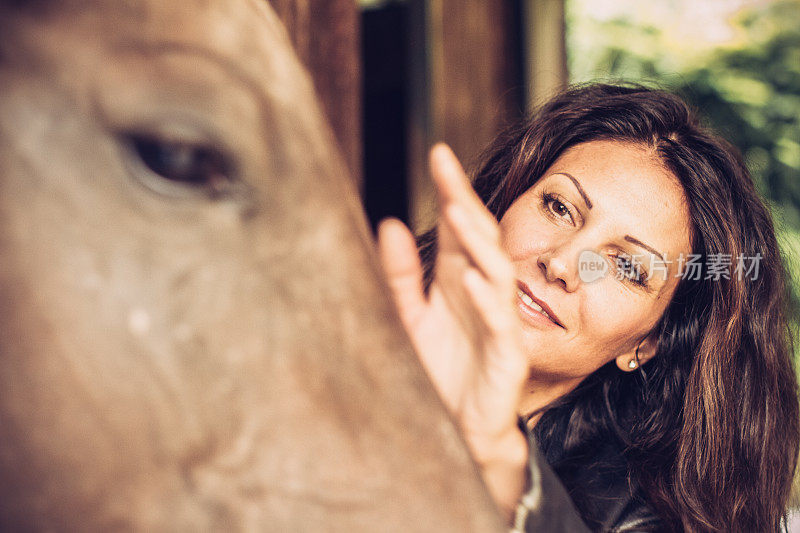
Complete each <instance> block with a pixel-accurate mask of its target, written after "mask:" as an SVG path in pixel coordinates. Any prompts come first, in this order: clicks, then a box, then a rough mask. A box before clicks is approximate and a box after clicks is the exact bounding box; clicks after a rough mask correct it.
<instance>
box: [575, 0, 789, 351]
mask: <svg viewBox="0 0 800 533" xmlns="http://www.w3.org/2000/svg"><path fill="white" fill-rule="evenodd" d="M567 7H568V30H569V33H568V50H569V53H570V71H571V73H572V81H574V82H581V81H588V80H592V79H594V80H596V79H624V80H629V81H638V82H640V83H644V84H646V85H656V86H659V87H662V88H665V89H669V90H673V91H675V92H677V93H678V94H681V95H682V96H683V97H684V98H685V99H686V100H687V101H688V102H690V103H691V104H692V105H693V106H694V107H695V108H696V109H698V110H699V111H700V114H701V115H702V116H704V117H705V118H706V119H707V120H708V123H709V125H710V126H711V127H712V128H713V129H715V130H716V131H718V132H719V133H720V134H721V135H722V136H723V137H725V138H726V139H727V140H728V141H730V142H731V143H732V144H734V145H735V146H737V147H738V148H739V149H740V150H741V152H742V154H743V155H744V156H745V161H746V162H747V165H748V168H749V169H750V172H751V173H752V175H753V179H754V181H755V183H756V187H757V188H758V190H759V192H760V193H761V194H762V196H763V197H764V199H765V200H766V201H767V203H768V205H769V206H770V207H771V209H772V212H773V215H774V218H775V221H776V225H777V228H778V234H779V235H778V238H779V242H780V245H781V249H782V253H783V255H784V257H785V258H786V263H787V267H788V268H789V271H790V273H791V274H792V277H793V297H792V300H793V302H792V303H793V313H792V315H793V318H794V321H795V325H796V326H798V324H800V276H799V275H798V271H800V0H782V1H776V2H771V3H766V4H764V3H762V4H759V5H758V6H757V7H754V8H753V7H751V8H749V9H747V10H742V11H740V12H739V13H738V14H737V16H736V18H735V19H734V20H733V22H732V25H733V26H734V29H735V30H736V32H737V34H738V35H739V36H740V38H739V40H738V42H734V43H733V44H728V45H726V46H724V47H723V46H720V47H717V48H716V49H714V48H710V47H709V49H708V50H702V51H697V50H694V51H693V50H691V49H689V48H688V47H687V46H686V43H681V42H679V41H678V40H676V39H675V38H674V36H670V35H667V34H666V32H664V31H663V30H661V29H659V28H655V27H652V26H651V25H645V24H642V23H641V22H639V21H634V20H633V19H632V18H631V17H621V18H619V17H618V18H613V19H609V20H601V21H598V20H590V19H588V18H587V17H585V16H583V14H582V13H581V12H580V9H581V6H580V2H579V0H570V1H569V2H568V5H567ZM664 22H665V25H666V23H667V21H664ZM796 339H797V340H796V341H795V344H796V351H797V353H798V355H800V338H798V337H796Z"/></svg>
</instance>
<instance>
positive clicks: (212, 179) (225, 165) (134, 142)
mask: <svg viewBox="0 0 800 533" xmlns="http://www.w3.org/2000/svg"><path fill="white" fill-rule="evenodd" d="M128 142H129V143H130V146H131V148H132V149H133V152H134V154H135V156H136V157H138V159H139V160H140V161H141V163H143V164H144V166H145V167H146V168H147V169H148V170H149V171H150V172H151V173H152V174H153V175H154V176H151V179H152V178H155V177H157V178H158V179H160V180H165V181H167V182H169V183H171V184H175V185H177V186H179V187H182V188H185V187H189V188H192V189H203V190H205V191H206V192H208V193H209V194H210V195H212V196H216V195H218V194H221V193H223V192H224V190H225V189H226V187H227V185H228V184H230V182H231V181H232V175H233V168H232V165H231V164H230V163H229V161H228V158H227V157H226V156H225V154H223V153H222V152H220V151H219V150H218V149H216V148H214V147H213V146H208V145H203V144H197V143H191V142H180V141H167V140H163V139H159V138H157V137H152V136H147V135H128ZM151 185H154V188H156V189H159V192H167V191H164V190H163V189H164V187H163V186H161V187H159V186H158V185H157V184H151Z"/></svg>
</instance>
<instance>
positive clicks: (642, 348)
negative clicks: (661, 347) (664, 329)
mask: <svg viewBox="0 0 800 533" xmlns="http://www.w3.org/2000/svg"><path fill="white" fill-rule="evenodd" d="M638 346H639V349H638V350H637V349H636V348H634V349H633V350H631V351H630V352H626V353H624V354H622V355H620V356H619V357H617V368H619V369H620V370H622V371H623V372H633V371H634V370H638V369H639V367H640V366H641V365H643V364H645V363H646V362H647V361H649V360H650V359H652V358H653V356H654V355H655V354H656V349H657V348H658V338H657V337H656V335H655V334H654V333H651V334H650V335H648V336H647V338H646V339H644V340H643V341H641V342H640V343H639V345H638Z"/></svg>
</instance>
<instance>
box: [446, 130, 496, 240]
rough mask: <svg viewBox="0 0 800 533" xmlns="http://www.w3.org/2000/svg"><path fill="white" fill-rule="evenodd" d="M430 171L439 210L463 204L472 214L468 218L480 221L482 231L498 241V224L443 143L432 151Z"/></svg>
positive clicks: (453, 155) (450, 151)
mask: <svg viewBox="0 0 800 533" xmlns="http://www.w3.org/2000/svg"><path fill="white" fill-rule="evenodd" d="M430 167H431V176H432V178H433V182H434V185H435V186H436V190H437V195H438V199H439V206H440V209H441V210H444V209H446V207H447V205H449V204H451V203H456V204H460V205H462V206H463V207H464V209H465V210H466V211H468V212H469V216H471V217H473V218H475V219H476V220H478V225H477V229H478V230H479V231H483V232H486V234H487V235H490V236H493V237H498V236H499V233H498V232H497V231H496V226H497V221H496V220H495V218H494V216H492V214H491V213H490V212H489V210H488V209H486V206H485V205H484V204H483V201H481V199H480V197H479V196H478V195H477V193H476V192H475V190H474V189H473V188H472V185H471V184H470V181H469V178H467V175H466V173H465V172H464V169H463V168H462V167H461V163H459V162H458V158H456V156H455V154H454V153H453V151H452V150H451V149H450V147H448V146H447V145H446V144H443V143H439V144H437V145H435V146H434V147H433V148H432V149H431V154H430Z"/></svg>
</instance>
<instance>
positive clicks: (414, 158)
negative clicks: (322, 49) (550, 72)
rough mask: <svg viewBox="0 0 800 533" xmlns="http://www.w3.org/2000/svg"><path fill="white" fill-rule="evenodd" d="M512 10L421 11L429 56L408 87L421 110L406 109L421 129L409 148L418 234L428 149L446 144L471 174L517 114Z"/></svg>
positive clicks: (496, 0) (443, 2)
mask: <svg viewBox="0 0 800 533" xmlns="http://www.w3.org/2000/svg"><path fill="white" fill-rule="evenodd" d="M511 5H512V4H511V3H510V2H508V1H507V0H485V1H481V2H475V1H472V0H427V1H426V2H425V3H424V19H425V20H424V21H422V23H423V24H424V28H425V42H426V51H427V53H426V54H425V58H424V61H425V64H424V65H423V66H422V68H421V69H420V68H418V69H417V80H416V81H415V82H413V83H412V86H414V87H415V88H416V91H419V92H422V91H424V92H422V94H419V92H417V93H416V94H412V95H411V98H412V99H417V98H423V99H425V101H427V105H415V106H412V113H416V114H417V116H412V117H411V120H410V121H409V122H410V124H412V125H420V124H421V125H424V127H423V131H420V128H419V127H417V128H416V129H415V130H414V131H412V132H411V135H412V139H411V141H410V143H409V146H410V147H411V153H410V154H409V171H410V174H411V175H410V180H409V181H410V183H409V186H410V193H411V194H410V198H411V206H410V207H411V209H410V218H411V223H412V226H413V227H414V229H415V230H417V231H419V230H421V229H424V228H426V227H428V226H430V225H431V224H432V223H433V222H434V220H435V208H434V207H435V206H434V200H433V194H432V188H431V184H430V179H429V177H428V173H427V150H428V148H429V147H430V145H431V143H434V142H437V141H444V142H446V143H448V144H449V145H450V146H451V147H452V148H453V150H454V151H455V153H456V155H458V157H459V158H460V159H461V160H462V162H463V163H464V164H465V166H470V164H471V163H473V162H474V161H475V160H476V158H477V156H478V155H479V154H480V152H481V151H482V149H483V148H484V147H485V146H486V145H487V144H488V143H489V142H490V141H491V140H492V138H493V137H494V136H495V135H496V134H497V133H498V132H499V131H500V130H501V129H502V128H503V126H505V125H506V124H507V123H508V122H509V120H510V119H513V118H515V117H516V116H517V115H518V114H519V113H520V112H521V109H519V108H520V105H519V101H520V100H521V98H520V93H519V91H521V87H520V85H521V80H520V76H519V75H518V74H517V73H516V71H515V68H516V64H517V62H516V55H517V54H516V50H515V49H514V47H513V39H512V37H513V35H512V34H513V27H514V26H513V24H512V13H511ZM412 23H416V24H419V23H420V22H418V21H412ZM420 78H421V79H422V80H423V81H422V82H420ZM420 88H421V89H420ZM416 91H415V92H416ZM419 114H424V115H425V116H424V117H420V116H419Z"/></svg>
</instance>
